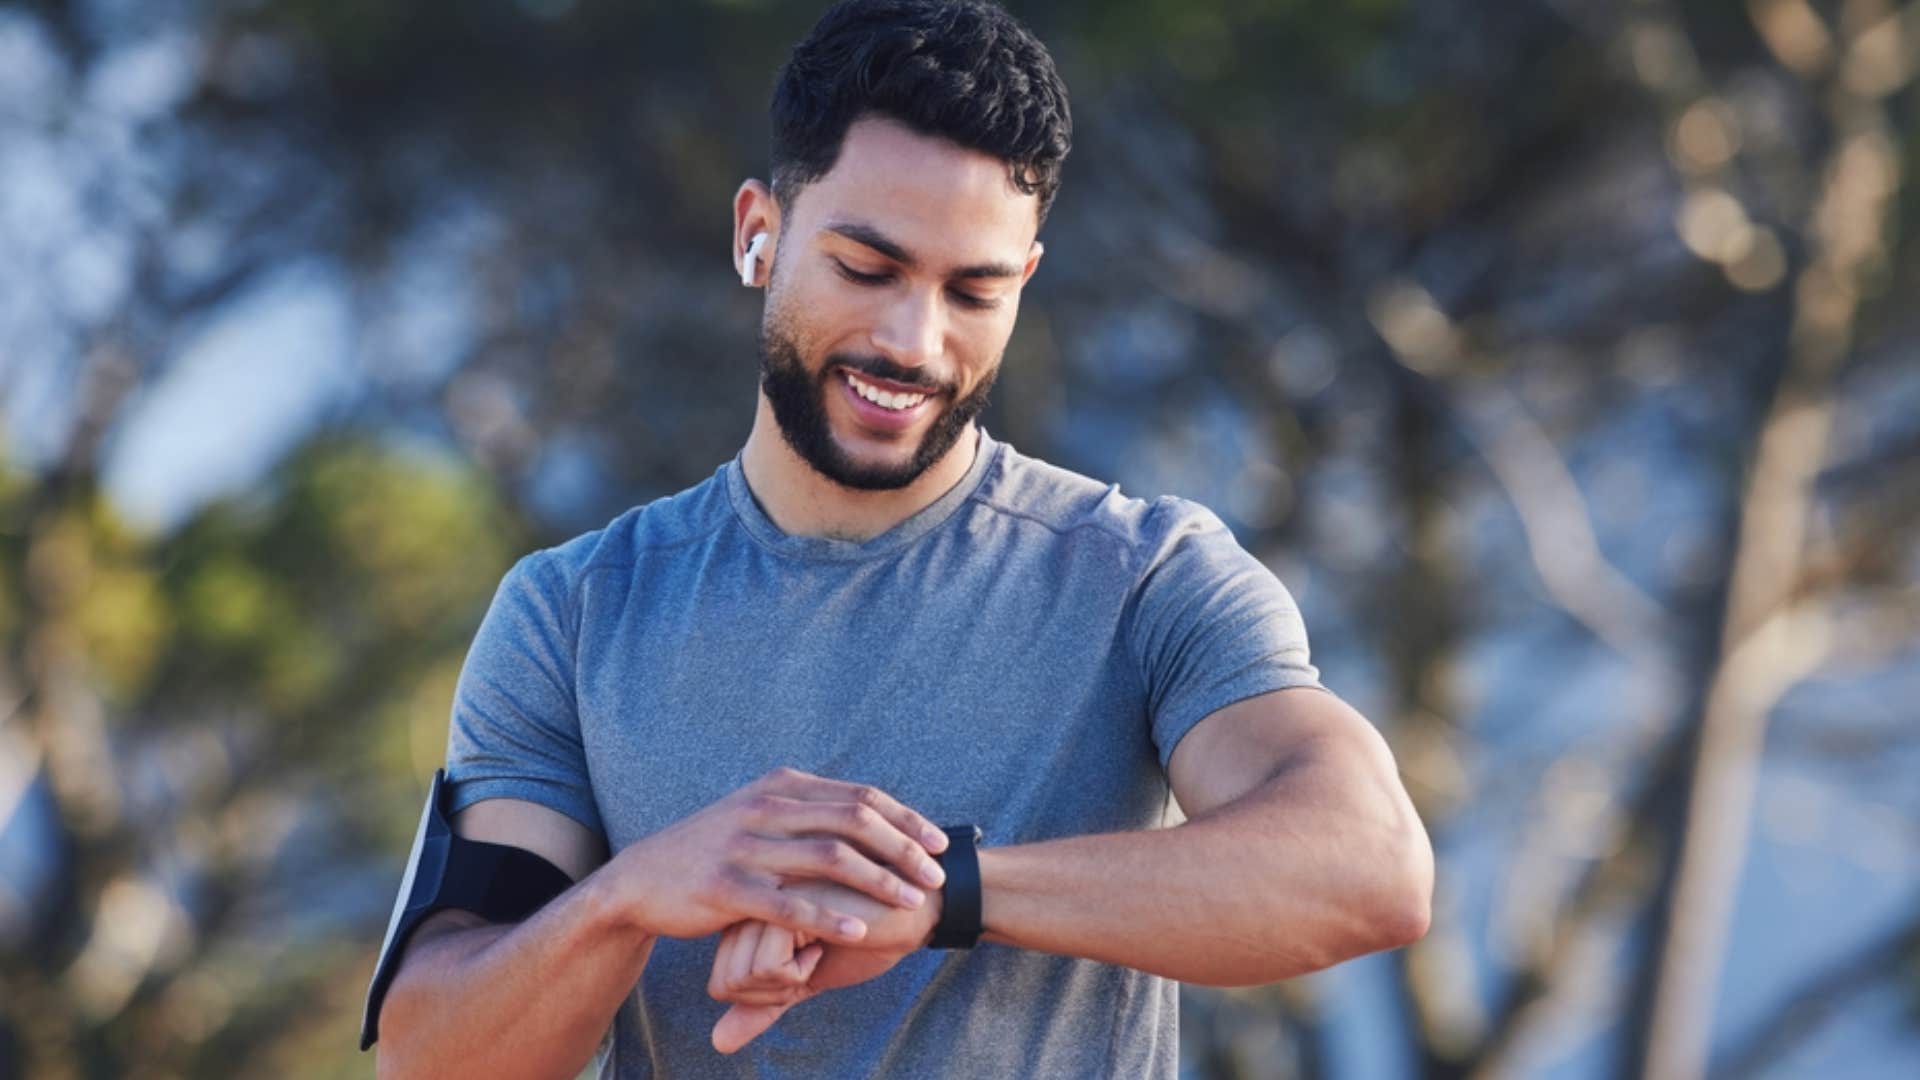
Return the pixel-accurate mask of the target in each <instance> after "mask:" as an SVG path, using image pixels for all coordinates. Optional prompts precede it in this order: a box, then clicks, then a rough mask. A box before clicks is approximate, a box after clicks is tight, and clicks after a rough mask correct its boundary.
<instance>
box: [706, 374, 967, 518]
mask: <svg viewBox="0 0 1920 1080" xmlns="http://www.w3.org/2000/svg"><path fill="white" fill-rule="evenodd" d="M979 444H980V428H979V425H978V424H968V425H967V433H966V434H964V435H962V436H961V437H960V438H959V439H958V440H957V441H955V442H954V444H953V449H951V450H948V451H947V452H946V454H945V455H943V456H942V457H941V458H940V460H939V461H936V462H934V463H933V464H932V465H930V466H928V467H927V471H926V472H923V473H921V474H920V475H919V476H917V477H915V478H914V481H913V483H911V484H908V485H907V486H906V487H903V488H897V489H895V490H892V491H860V490H856V489H854V488H848V487H842V486H841V485H839V484H836V483H834V482H833V481H831V480H829V479H827V478H826V477H824V476H822V475H820V474H819V473H818V472H816V471H814V468H813V466H812V465H809V464H807V462H806V460H805V459H804V458H802V457H801V456H800V455H798V454H796V453H794V452H793V447H791V446H788V445H787V441H786V440H785V439H784V438H781V436H780V426H779V421H777V420H775V419H774V418H773V406H772V405H770V404H768V402H767V396H766V394H764V393H763V394H761V395H760V405H759V407H758V408H757V409H756V410H755V411H754V416H753V430H752V431H751V432H750V433H748V435H747V445H746V447H745V448H744V449H743V450H742V451H741V453H740V467H741V469H742V470H743V471H744V472H745V474H746V481H747V487H748V488H749V489H751V490H752V492H753V497H754V499H755V500H756V501H757V502H759V504H760V508H761V509H762V510H764V511H765V512H766V515H767V516H768V517H769V518H772V519H773V523H774V524H775V525H777V526H779V527H780V531H781V532H784V533H786V534H787V535H789V536H818V537H828V538H831V539H835V540H851V541H855V542H860V541H865V540H871V539H873V538H874V537H876V536H879V535H880V534H881V533H883V532H886V531H887V530H888V529H891V528H893V527H894V526H895V525H898V524H900V523H901V522H902V521H905V520H906V519H908V518H910V517H912V516H913V515H914V514H917V513H919V512H920V511H921V510H923V509H925V508H926V507H927V506H928V505H929V504H931V503H932V502H933V501H934V500H936V499H938V498H939V497H940V496H942V495H944V494H946V493H947V492H948V491H950V490H951V489H952V488H953V486H954V485H955V484H957V483H959V482H960V480H961V478H962V477H964V476H966V475H967V470H968V469H970V468H972V467H973V458H974V454H975V452H976V451H977V450H978V449H979Z"/></svg>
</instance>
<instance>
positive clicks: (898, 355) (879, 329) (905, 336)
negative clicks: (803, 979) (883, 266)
mask: <svg viewBox="0 0 1920 1080" xmlns="http://www.w3.org/2000/svg"><path fill="white" fill-rule="evenodd" d="M946 336H947V325H946V315H945V313H944V312H943V311H942V310H941V306H940V300H939V293H938V291H937V290H936V291H927V290H921V289H903V290H901V291H900V294H899V296H898V297H896V298H895V299H894V300H893V301H892V302H891V303H889V304H888V305H887V306H886V310H885V311H883V312H882V313H881V316H880V321H879V322H878V323H877V324H875V326H874V328H873V347H874V348H875V349H877V350H879V351H880V352H881V353H882V354H884V355H885V356H886V357H887V358H888V359H889V360H892V361H894V362H895V363H897V364H900V365H901V366H903V367H915V368H917V367H927V366H929V365H937V364H938V362H939V360H940V357H941V354H942V353H943V352H945V350H946Z"/></svg>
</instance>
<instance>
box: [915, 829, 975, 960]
mask: <svg viewBox="0 0 1920 1080" xmlns="http://www.w3.org/2000/svg"><path fill="white" fill-rule="evenodd" d="M941 831H942V832H945V833H946V834H947V850H945V851H943V852H941V853H940V854H939V855H937V856H935V857H934V858H935V861H937V862H938V863H939V864H940V869H942V870H944V871H946V873H947V883H946V884H945V885H943V886H941V887H940V896H941V901H940V922H939V923H938V924H937V925H935V926H934V928H933V940H932V941H929V942H927V947H928V948H930V949H971V948H973V946H974V943H975V942H977V941H979V940H980V930H981V927H980V854H979V851H978V848H979V846H980V839H981V835H982V834H981V832H980V826H978V825H948V826H946V827H944V828H943V829H942V830H941Z"/></svg>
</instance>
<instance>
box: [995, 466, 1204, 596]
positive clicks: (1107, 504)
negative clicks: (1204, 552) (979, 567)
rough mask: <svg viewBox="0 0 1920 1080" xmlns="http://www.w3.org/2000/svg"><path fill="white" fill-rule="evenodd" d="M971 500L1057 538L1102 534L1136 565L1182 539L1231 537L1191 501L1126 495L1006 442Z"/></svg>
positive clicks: (1163, 553)
mask: <svg viewBox="0 0 1920 1080" xmlns="http://www.w3.org/2000/svg"><path fill="white" fill-rule="evenodd" d="M974 501H975V502H976V503H978V504H981V505H982V506H985V507H986V508H988V509H989V510H992V511H995V512H997V513H999V514H1002V515H1005V516H1007V517H1010V518H1014V519H1018V520H1021V521H1026V522H1030V523H1031V524H1033V525H1034V526H1037V527H1039V528H1043V529H1046V530H1049V531H1051V532H1053V533H1054V534H1056V535H1059V536H1075V535H1081V536H1089V537H1093V536H1098V537H1105V538H1106V539H1107V541H1108V542H1110V543H1112V544H1114V545H1116V546H1119V547H1121V548H1124V549H1125V550H1126V552H1127V553H1128V555H1129V557H1130V559H1131V560H1132V561H1134V562H1136V563H1137V564H1138V565H1139V566H1140V567H1142V568H1145V567H1147V566H1151V565H1152V564H1153V563H1155V562H1157V561H1159V560H1160V559H1162V558H1165V557H1166V555H1167V553H1168V552H1169V551H1171V550H1172V549H1173V548H1174V547H1176V546H1177V545H1178V544H1179V543H1180V542H1181V541H1182V540H1183V539H1185V538H1188V537H1192V536H1217V537H1220V538H1224V539H1226V540H1227V541H1229V542H1231V541H1232V533H1231V532H1230V531H1229V530H1228V529H1227V526H1226V525H1225V523H1223V522H1222V521H1221V520H1220V518H1219V516H1218V515H1216V514H1215V513H1214V512H1213V511H1211V510H1209V509H1207V508H1206V507H1205V506H1202V505H1201V504H1199V503H1197V502H1194V501H1192V500H1191V499H1183V498H1180V497H1179V496H1176V495H1160V496H1156V497H1153V498H1139V497H1136V496H1132V495H1128V494H1126V493H1125V492H1123V491H1121V490H1120V485H1119V484H1117V483H1108V482H1104V481H1100V480H1095V479H1093V478H1092V477H1089V476H1084V475H1082V474H1080V473H1077V472H1074V471H1073V470H1071V469H1067V468H1063V467H1061V466H1059V465H1055V464H1052V463H1050V462H1047V461H1042V460H1041V459H1039V458H1036V457H1031V456H1029V455H1027V454H1023V453H1021V452H1020V451H1018V450H1016V449H1015V448H1014V447H1013V446H1012V445H1011V444H1004V443H1003V444H1002V446H1001V452H1000V459H999V461H997V462H995V465H994V470H993V472H992V473H991V474H990V475H989V476H988V477H987V480H986V482H985V483H983V484H982V485H981V487H980V490H979V492H978V493H976V494H975V496H974Z"/></svg>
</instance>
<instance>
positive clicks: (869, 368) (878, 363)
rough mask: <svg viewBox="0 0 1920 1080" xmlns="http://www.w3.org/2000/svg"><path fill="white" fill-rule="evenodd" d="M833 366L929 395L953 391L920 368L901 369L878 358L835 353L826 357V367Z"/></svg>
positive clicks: (946, 384) (950, 387)
mask: <svg viewBox="0 0 1920 1080" xmlns="http://www.w3.org/2000/svg"><path fill="white" fill-rule="evenodd" d="M835 366H838V367H843V368H846V369H847V370H848V371H851V372H853V373H854V374H855V375H866V376H870V377H872V378H875V379H885V380H887V381H889V382H896V383H899V384H901V385H902V386H912V387H917V388H919V389H921V390H925V391H927V392H928V393H930V394H945V393H949V392H951V391H952V389H953V387H952V386H951V385H950V384H948V383H944V382H941V381H939V380H938V379H934V378H932V377H931V376H929V375H928V374H927V373H926V372H925V371H923V370H921V369H920V368H910V367H902V366H901V365H899V364H896V363H894V362H893V361H891V360H888V359H886V358H885V357H880V356H848V355H846V354H844V353H835V354H834V355H832V356H829V357H827V362H826V367H827V368H833V367H835Z"/></svg>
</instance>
